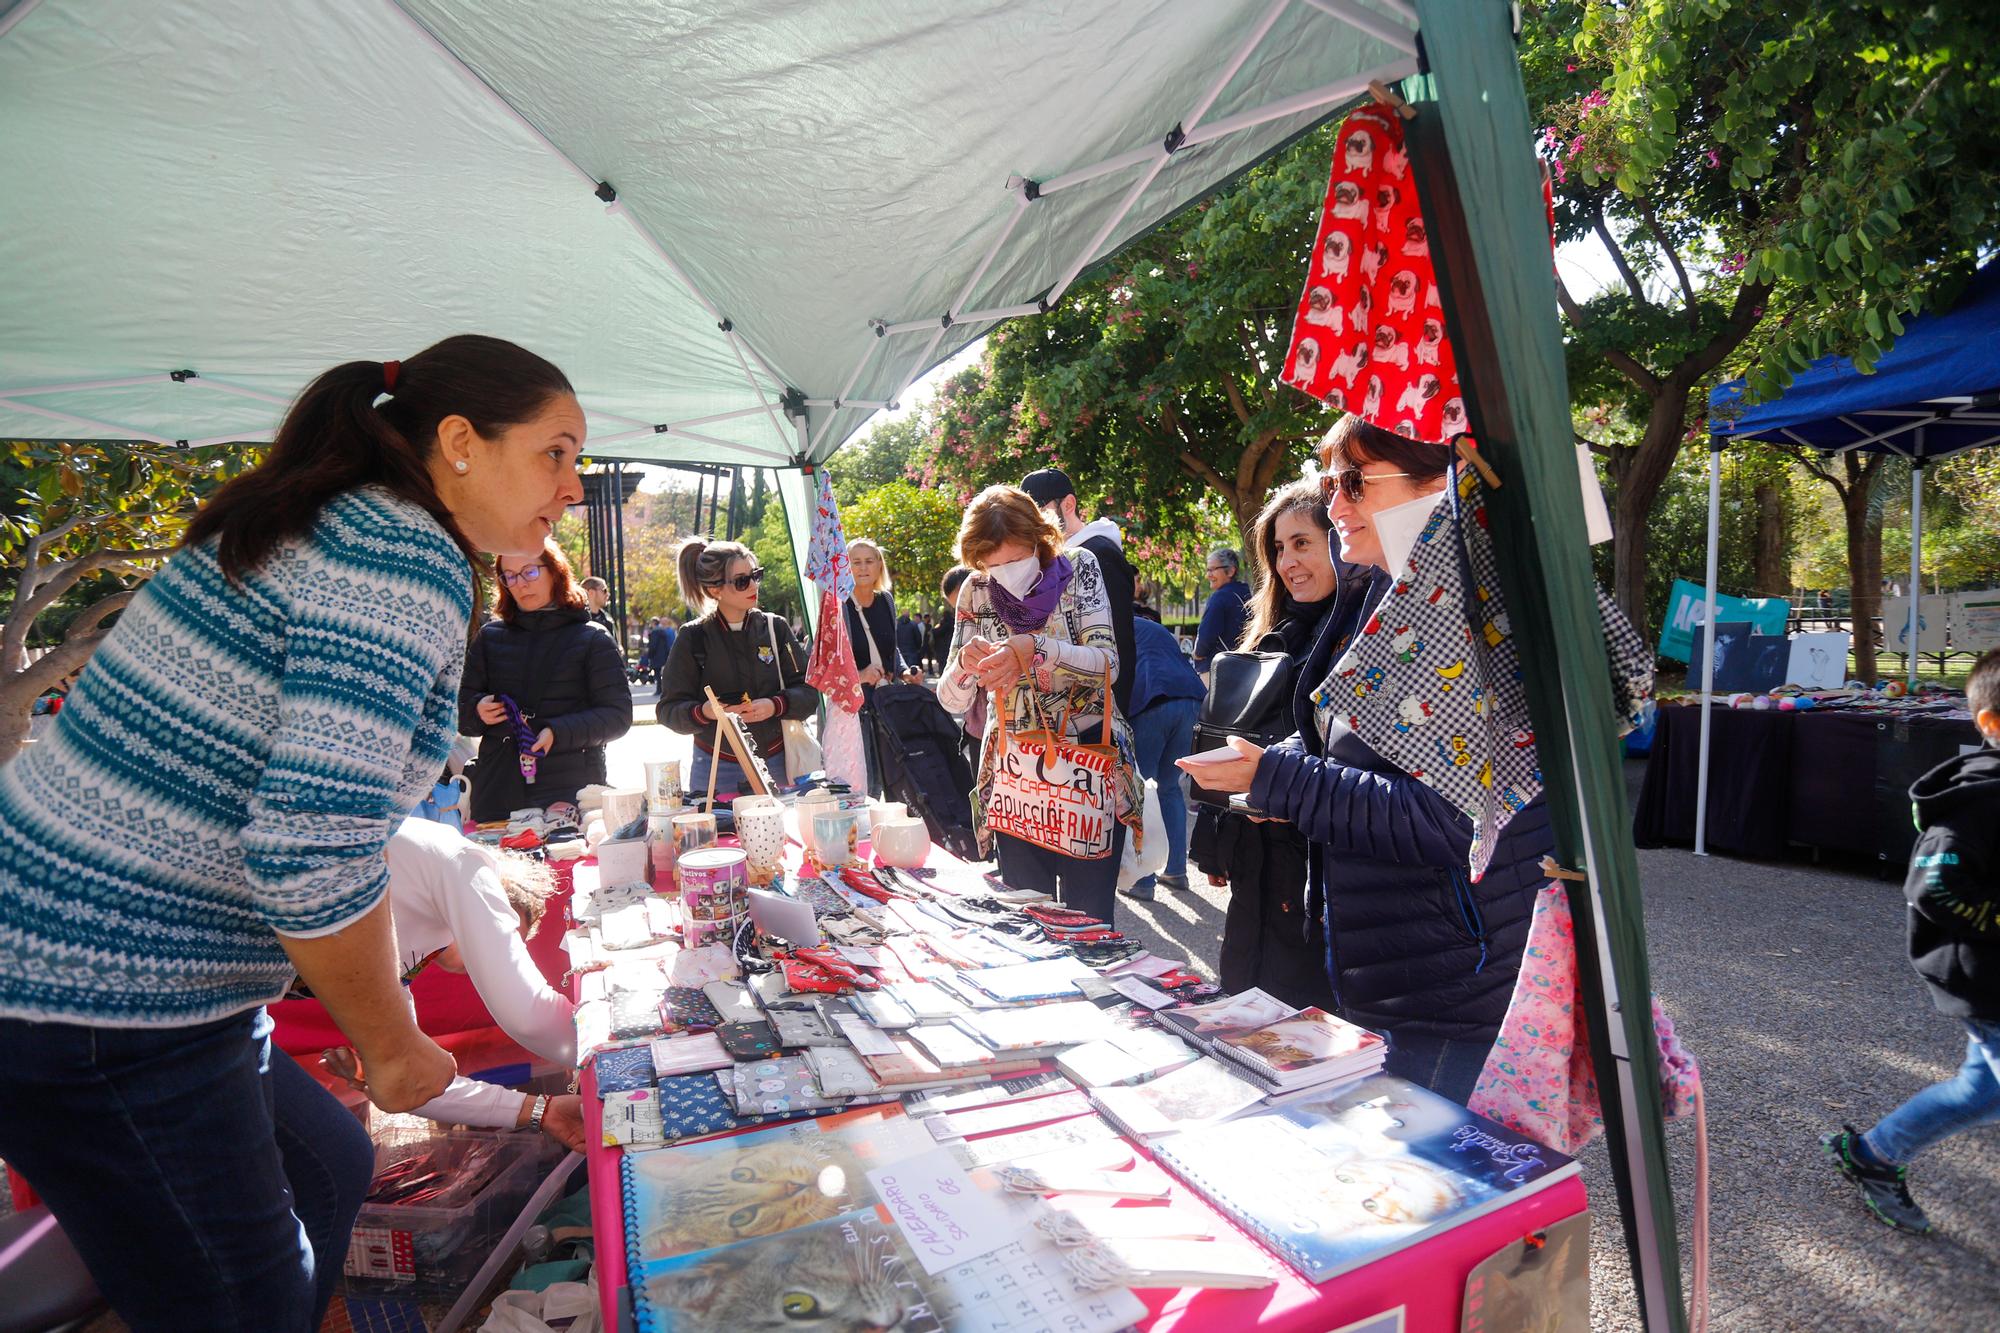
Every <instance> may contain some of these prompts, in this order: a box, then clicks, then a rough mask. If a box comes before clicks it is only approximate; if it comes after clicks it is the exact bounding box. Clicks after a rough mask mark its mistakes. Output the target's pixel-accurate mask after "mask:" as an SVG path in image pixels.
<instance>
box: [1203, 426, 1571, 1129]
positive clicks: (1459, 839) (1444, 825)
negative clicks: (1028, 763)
mask: <svg viewBox="0 0 2000 1333" xmlns="http://www.w3.org/2000/svg"><path fill="white" fill-rule="evenodd" d="M1450 462H1451V452H1450V450H1449V449H1448V448H1447V447H1446V446H1444V445H1440V444H1430V443H1426V442H1424V441H1421V440H1412V439H1407V438H1405V437H1404V436H1401V435H1395V434H1391V433H1390V432H1388V431H1385V430H1381V429H1379V428H1378V427H1375V426H1371V425H1369V424H1368V423H1367V422H1365V421H1363V420H1362V419H1361V418H1360V417H1358V416H1347V417H1343V418H1342V419H1341V420H1340V422H1339V423H1338V424H1337V425H1335V426H1334V428H1333V429H1332V430H1330V431H1328V432H1327V435H1326V438H1325V440H1323V441H1322V442H1321V444H1320V465H1321V468H1322V473H1323V475H1322V477H1321V485H1322V494H1323V495H1324V497H1325V500H1326V504H1327V512H1328V515H1329V516H1330V517H1331V518H1332V520H1333V530H1334V534H1335V536H1336V538H1337V540H1338V541H1339V544H1340V558H1341V559H1342V560H1345V561H1347V562H1348V563H1350V564H1355V565H1365V566H1370V567H1371V568H1370V569H1369V571H1368V576H1367V577H1366V578H1365V579H1357V580H1352V581H1350V582H1348V583H1346V584H1344V585H1343V586H1342V587H1341V588H1340V590H1339V592H1338V593H1337V594H1336V596H1335V601H1334V605H1333V608H1332V609H1331V610H1330V611H1328V612H1327V613H1326V616H1325V618H1324V620H1323V621H1322V622H1321V625H1320V630H1319V634H1318V637H1317V638H1316V639H1315V641H1314V643H1313V647H1312V651H1311V653H1310V655H1309V656H1308V657H1307V658H1306V660H1305V663H1304V665H1303V666H1302V667H1301V669H1300V671H1299V673H1298V678H1297V684H1296V686H1295V688H1294V692H1293V703H1292V708H1293V719H1294V721H1295V722H1296V723H1297V725H1298V732H1297V733H1296V734H1295V735H1293V736H1290V737H1288V738H1287V739H1285V740H1283V741H1281V742H1279V743H1278V744H1277V745H1274V746H1272V747H1271V748H1270V749H1268V750H1260V749H1258V747H1257V746H1255V745H1253V744H1251V743H1250V742H1248V741H1242V740H1238V741H1234V742H1232V745H1233V747H1234V748H1235V749H1236V751H1237V757H1236V758H1234V759H1228V760H1223V761H1221V762H1213V763H1199V764H1198V763H1193V762H1184V763H1183V765H1182V766H1183V767H1184V768H1186V769H1187V770H1188V771H1189V772H1190V773H1192V774H1194V776H1195V777H1196V779H1197V780H1198V781H1199V782H1200V783H1201V784H1202V785H1203V786H1204V787H1207V788H1209V789H1211V790H1214V791H1227V792H1247V793H1248V794H1249V803H1250V805H1251V807H1252V808H1253V809H1255V810H1258V811H1261V812H1263V813H1264V814H1266V815H1268V816H1269V817H1271V818H1275V819H1281V820H1285V821H1287V822H1289V823H1290V824H1291V825H1293V826H1294V827H1295V828H1297V829H1298V831H1299V832H1300V833H1301V834H1302V835H1304V837H1305V838H1306V839H1307V841H1308V842H1309V843H1310V844H1311V845H1310V847H1309V848H1308V853H1307V883H1308V890H1309V893H1310V894H1311V895H1312V897H1313V898H1315V899H1317V900H1318V901H1319V902H1320V903H1321V905H1322V908H1321V910H1322V911H1323V912H1324V922H1325V928H1326V946H1327V975H1328V981H1329V982H1330V983H1331V985H1332V988H1333V992H1334V996H1335V998H1336V999H1337V1001H1338V1003H1339V1008H1340V1011H1341V1013H1342V1014H1343V1015H1344V1016H1345V1017H1347V1018H1348V1019H1350V1020H1351V1021H1353V1022H1356V1023H1360V1024H1362V1025H1364V1026H1366V1027H1371V1028H1374V1029H1376V1030H1377V1031H1381V1032H1384V1033H1387V1034H1388V1036H1389V1038H1390V1052H1389V1060H1388V1066H1387V1067H1388V1070H1389V1072H1390V1073H1393V1074H1400V1075H1402V1076H1403V1077H1404V1078H1407V1079H1409V1080H1411V1081H1412V1082H1416V1083H1421V1084H1423V1085H1424V1086H1425V1087H1428V1088H1431V1089H1432V1090H1434V1091H1436V1092H1439V1093H1441V1094H1443V1095H1444V1096H1447V1097H1450V1098H1453V1099H1454V1100H1457V1101H1464V1100H1465V1099H1466V1097H1468V1096H1469V1095H1471V1092H1472V1086H1473V1084H1474V1082H1476V1081H1477V1079H1478V1077H1479V1071H1480V1068H1481V1067H1482V1066H1483V1065H1484V1063H1485V1061H1486V1056H1487V1053H1488V1051H1490V1050H1491V1048H1492V1045H1493V1040H1494V1038H1495V1037H1497V1036H1498V1035H1499V1032H1500V1020H1501V1019H1502V1018H1503V1017H1505V1015H1506V1012H1507V1003H1508V1001H1509V1000H1510V999H1511V998H1512V996H1513V993H1514V979H1515V976H1516V974H1517V973H1518V972H1519V971H1520V965H1521V950H1522V947H1523V945H1525V944H1526V942H1527V937H1528V918H1529V914H1530V912H1531V911H1532V910H1533V907H1534V895H1535V890H1536V889H1537V888H1538V887H1539V886H1540V884H1541V883H1542V879H1543V876H1542V874H1541V871H1540V868H1539V867H1540V863H1541V858H1542V857H1543V856H1545V855H1548V854H1550V853H1552V852H1553V851H1554V846H1555V844H1554V836H1553V834H1552V832H1551V830H1550V827H1549V817H1548V810H1547V807H1546V806H1545V805H1544V804H1543V802H1542V801H1541V800H1540V799H1537V800H1535V801H1533V802H1531V803H1530V804H1529V805H1528V806H1527V807H1526V808H1525V809H1523V810H1522V811H1521V812H1520V813H1518V814H1517V815H1515V816H1514V819H1513V821H1512V822H1511V823H1509V824H1508V825H1507V827H1506V829H1505V830H1504V831H1503V832H1502V833H1501V835H1500V838H1499V842H1498V844H1497V845H1496V847H1495V849H1494V852H1493V859H1492V861H1491V863H1490V864H1489V865H1488V867H1487V870H1486V873H1485V875H1484V876H1482V877H1481V878H1480V880H1479V882H1478V883H1473V882H1471V880H1470V878H1469V876H1468V874H1467V871H1466V863H1467V860H1468V854H1469V849H1470V847H1471V842H1472V827H1471V824H1470V823H1469V822H1468V821H1467V820H1466V819H1465V817H1464V816H1463V815H1461V814H1459V812H1458V811H1457V809H1456V808H1454V807H1453V806H1452V805H1451V804H1450V803H1449V802H1448V801H1446V800H1445V799H1444V798H1443V797H1442V796H1440V795H1438V794H1437V792H1435V791H1433V790H1432V789H1431V788H1430V787H1429V786H1427V785H1425V784H1424V783H1423V782H1421V781H1419V780H1418V779H1417V778H1415V777H1412V776H1411V775H1410V774H1408V773H1406V772H1404V771H1403V770H1402V769H1400V768H1398V767H1397V766H1396V765H1394V764H1392V763H1390V762H1389V761H1387V760H1386V759H1384V758H1382V757H1381V756H1380V755H1378V754H1377V753H1375V751H1374V750H1373V749H1371V748H1370V747H1369V746H1368V745H1367V744H1365V743H1364V742H1363V741H1362V740H1361V739H1360V738H1359V737H1358V736H1356V735H1355V734H1354V733H1353V732H1351V731H1348V730H1346V729H1345V728H1344V727H1342V728H1338V732H1339V734H1338V735H1337V736H1336V737H1335V739H1334V740H1333V742H1332V744H1331V745H1329V744H1328V741H1327V735H1328V732H1326V731H1322V730H1321V722H1320V720H1319V716H1318V715H1319V713H1320V711H1321V710H1320V709H1318V707H1317V706H1316V703H1315V697H1314V696H1315V695H1316V694H1317V693H1318V692H1319V691H1320V689H1321V686H1322V683H1323V682H1325V681H1326V680H1327V677H1328V674H1329V672H1330V671H1331V669H1332V666H1333V663H1334V662H1335V661H1336V660H1338V658H1339V656H1340V654H1341V653H1342V652H1343V651H1344V650H1345V649H1346V647H1347V645H1348V643H1349V641H1350V640H1351V639H1352V638H1353V637H1354V636H1355V635H1356V634H1357V633H1360V632H1361V631H1362V630H1363V628H1364V627H1365V626H1366V625H1367V624H1368V620H1369V617H1370V616H1372V615H1373V614H1374V611H1375V607H1376V605H1377V604H1378V603H1380V602H1381V600H1382V597H1383V594H1384V593H1386V592H1387V591H1388V589H1389V587H1390V586H1391V584H1392V583H1393V581H1394V580H1393V578H1392V576H1391V572H1390V571H1389V570H1388V569H1387V568H1385V566H1386V565H1387V563H1388V557H1387V556H1386V555H1384V554H1383V550H1382V539H1381V536H1380V535H1379V534H1378V532H1377V531H1376V527H1375V516H1376V515H1377V514H1379V513H1381V512H1382V511H1383V510H1385V509H1388V508H1391V507H1393V506H1396V505H1401V504H1406V503H1409V502H1411V501H1414V500H1418V499H1421V498H1423V497H1425V496H1428V495H1435V494H1437V493H1438V492H1440V491H1442V490H1443V489H1444V487H1445V485H1446V483H1447V481H1448V479H1449V476H1450V472H1449V467H1450ZM1467 623H1468V624H1470V617H1469V616H1468V622H1467ZM1383 628H1385V629H1387V630H1388V631H1389V632H1391V633H1393V632H1394V627H1393V626H1385V627H1383ZM1325 711H1326V714H1327V716H1328V717H1329V718H1332V717H1333V716H1335V715H1334V713H1333V711H1332V710H1330V709H1329V710H1325Z"/></svg>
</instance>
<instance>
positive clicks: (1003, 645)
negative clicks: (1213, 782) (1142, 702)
mask: <svg viewBox="0 0 2000 1333" xmlns="http://www.w3.org/2000/svg"><path fill="white" fill-rule="evenodd" d="M1061 544H1062V537H1061V534H1060V533H1059V532H1058V531H1057V530H1056V527H1055V525H1054V524H1053V523H1051V522H1050V521H1049V519H1048V517H1047V516H1046V515H1045V514H1043V512H1042V511H1041V510H1040V509H1039V508H1037V507H1036V505H1035V502H1034V501H1033V500H1032V499H1030V498H1029V496H1028V493H1027V492H1026V491H1022V490H1019V489H1017V488H1016V487H1013V486H989V487H987V488H986V489H985V490H984V491H982V492H980V493H979V495H978V496H977V497H976V498H975V499H974V500H973V502H972V505H971V507H970V508H968V509H967V510H966V513H965V521H964V523H963V524H962V525H960V527H959V531H958V558H959V561H960V562H961V563H962V564H964V565H965V566H967V567H968V568H969V569H971V570H972V576H971V577H970V578H968V579H967V580H966V581H965V585H964V587H962V588H961V589H960V590H959V595H958V622H957V630H956V632H955V633H954V634H953V636H952V643H951V652H950V654H949V656H948V660H947V661H946V662H945V670H944V675H943V677H942V678H941V679H940V681H939V682H938V699H939V701H940V702H941V703H943V704H944V706H945V707H946V708H948V709H950V710H951V711H953V712H962V711H964V710H965V709H967V708H969V707H970V706H971V705H972V703H973V702H974V700H975V699H976V698H977V697H978V696H979V695H980V694H981V693H982V692H984V693H991V694H993V695H995V696H997V697H996V699H995V700H994V702H993V705H992V706H990V707H989V708H988V709H987V720H986V725H985V729H984V735H983V741H982V744H981V746H980V756H979V778H978V783H977V786H976V787H975V789H974V792H973V801H972V818H973V826H974V828H975V829H976V830H977V831H978V834H979V844H980V848H981V850H982V851H983V850H986V849H987V848H989V847H997V850H998V854H999V858H1000V874H1001V876H1002V877H1003V878H1004V879H1005V880H1006V881H1007V883H1008V884H1010V885H1013V886H1014V887H1017V888H1024V889H1040V890H1042V891H1044V892H1046V893H1053V894H1055V895H1056V897H1057V898H1059V899H1060V900H1061V901H1063V902H1064V903H1066V904H1068V905H1069V906H1071V907H1074V908H1076V909H1077V910H1078V911H1081V912H1087V913H1088V914H1090V915H1091V916H1094V917H1097V918H1099V919H1100V920H1103V921H1110V920H1111V917H1112V911H1113V904H1114V901H1115V899H1116V896H1117V895H1116V892H1115V891H1116V888H1117V883H1118V860H1119V856H1120V855H1121V853H1122V852H1123V849H1124V844H1125V837H1126V826H1128V825H1129V826H1131V827H1132V828H1135V829H1136V828H1137V827H1138V826H1139V820H1140V818H1141V815H1142V812H1143V809H1144V800H1145V792H1144V788H1143V787H1142V786H1141V785H1140V781H1139V776H1138V769H1137V766H1136V765H1135V764H1134V762H1133V749H1132V736H1131V732H1130V731H1129V730H1128V729H1127V727H1126V725H1125V719H1124V718H1123V717H1121V716H1119V714H1118V710H1117V704H1116V702H1115V701H1114V700H1112V699H1111V698H1109V697H1108V696H1107V694H1106V692H1105V687H1104V684H1105V678H1106V676H1107V675H1109V676H1111V677H1114V678H1115V677H1116V676H1117V674H1118V644H1117V639H1116V638H1115V637H1114V635H1113V633H1112V628H1111V601H1110V598H1109V597H1108V596H1107V594H1106V592H1105V587H1104V575H1103V573H1102V571H1101V570H1099V568H1098V566H1097V557H1096V556H1094V555H1092V554H1091V553H1090V552H1089V551H1086V550H1082V549H1080V548H1079V549H1075V550H1069V551H1065V550H1063V549H1062V545H1061ZM1030 691H1032V692H1033V695H1034V710H1033V711H1034V712H1036V713H1039V714H1040V716H1041V717H1042V718H1043V719H1045V720H1046V721H1047V722H1048V723H1049V725H1051V726H1054V725H1057V723H1058V720H1059V719H1064V718H1066V719H1068V724H1067V734H1068V735H1069V736H1070V737H1071V738H1072V739H1082V740H1093V741H1094V740H1095V739H1096V738H1097V737H1098V736H1099V735H1100V734H1101V732H1100V728H1101V725H1102V722H1103V719H1104V716H1105V713H1106V710H1109V711H1110V715H1111V732H1112V737H1113V739H1114V741H1115V742H1116V745H1117V749H1118V760H1117V762H1116V764H1115V765H1114V767H1113V769H1112V782H1111V784H1110V785H1111V800H1112V811H1111V813H1112V814H1113V815H1114V816H1115V817H1116V821H1117V823H1116V826H1115V827H1114V829H1113V835H1112V844H1111V854H1110V855H1109V856H1106V857H1100V858H1097V859H1094V860H1083V859H1078V858H1075V857H1070V856H1065V855H1063V854H1062V853H1060V852H1055V851H1051V850H1049V849H1047V848H1044V847H1041V846H1039V845H1037V844H1035V843H1032V842H1028V841H1025V840H1023V839H1020V838H1016V837H1014V836H1012V835H1009V834H1006V833H999V832H995V831H993V830H992V829H990V828H989V827H988V814H989V812H990V805H991V801H992V797H993V790H994V772H995V765H996V763H997V762H998V760H999V758H1000V756H999V753H998V750H999V748H1000V747H999V744H998V732H999V726H1000V719H1001V708H1000V703H1001V702H1002V701H1004V702H1005V706H1006V714H1007V716H1008V717H1009V718H1012V719H1022V720H1023V721H1022V722H1019V723H1017V725H1025V719H1027V718H1029V717H1030V716H1031V711H1030V704H1029V694H1030Z"/></svg>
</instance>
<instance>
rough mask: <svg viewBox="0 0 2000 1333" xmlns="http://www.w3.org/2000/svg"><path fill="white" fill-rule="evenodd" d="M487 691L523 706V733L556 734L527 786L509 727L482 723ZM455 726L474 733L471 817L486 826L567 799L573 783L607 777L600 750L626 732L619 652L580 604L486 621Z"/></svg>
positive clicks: (628, 714)
mask: <svg viewBox="0 0 2000 1333" xmlns="http://www.w3.org/2000/svg"><path fill="white" fill-rule="evenodd" d="M489 694H493V695H500V694H504V695H506V696H507V697H509V698H510V699H512V700H513V701H514V702H515V703H516V704H518V705H520V708H521V712H522V714H523V716H525V717H526V719H527V722H528V727H529V729H530V730H532V731H535V732H540V731H541V729H542V728H543V727H547V728H548V729H549V730H551V731H553V732H554V733H555V744H554V745H552V746H550V747H549V752H548V753H547V754H545V755H543V756H542V757H541V758H540V760H539V761H537V763H536V771H535V781H534V784H533V785H532V786H530V785H529V784H527V783H525V782H523V781H522V780H521V764H520V758H519V755H518V753H517V752H516V750H515V744H514V729H513V727H512V725H511V724H509V723H506V722H501V723H499V724H498V725H494V726H489V725H487V724H486V723H484V722H482V721H480V720H479V701H480V700H481V699H483V698H484V697H486V696H487V695H489ZM458 729H459V730H460V731H462V732H464V733H465V734H466V735H468V736H477V737H478V738H479V767H478V769H477V770H476V771H475V772H474V775H473V782H472V817H473V818H474V819H476V820H479V821H481V822H482V823H484V822H486V821H488V820H496V819H505V818H506V817H507V814H508V812H509V811H510V810H518V809H521V808H522V807H525V806H535V805H548V804H551V803H552V802H555V801H574V800H575V799H576V793H577V791H578V789H580V788H583V787H587V786H589V785H590V784H591V783H593V782H602V781H604V747H605V746H607V745H609V744H610V743H611V742H612V741H615V740H617V739H618V738H619V737H620V736H623V735H624V734H625V733H626V732H627V731H630V730H631V729H632V688H631V686H629V685H628V684H626V682H625V658H624V655H623V654H621V653H620V652H619V651H618V645H617V644H615V643H613V642H612V641H611V636H610V635H609V634H606V633H605V632H604V630H603V629H602V628H601V627H600V626H598V625H595V624H592V623H591V620H590V617H589V616H588V614H587V613H586V612H585V611H584V610H583V608H582V607H574V608H572V607H564V606H549V607H543V608H542V609H541V610H539V611H520V612H516V613H515V616H514V623H513V624H511V625H510V624H508V623H507V622H506V621H504V620H493V621H489V622H487V624H486V625H484V626H483V627H482V628H481V629H480V631H479V636H478V637H477V638H475V639H474V640H473V641H472V646H471V647H469V648H467V649H466V652H465V676H464V678H463V680H462V681H461V682H460V684H459V687H458Z"/></svg>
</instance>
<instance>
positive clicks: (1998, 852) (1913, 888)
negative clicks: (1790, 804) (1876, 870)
mask: <svg viewBox="0 0 2000 1333" xmlns="http://www.w3.org/2000/svg"><path fill="white" fill-rule="evenodd" d="M1910 801H1911V803H1912V804H1913V805H1914V806H1915V807H1916V816H1917V828H1918V830H1919V832H1918V834H1917V845H1916V846H1915V847H1914V848H1912V849H1911V850H1910V873H1909V877H1908V878H1907V879H1906V880H1904V882H1903V897H1904V898H1905V899H1907V900H1908V902H1909V904H1910V923H1909V935H1910V962H1911V963H1912V964H1914V965H1915V967H1916V969H1917V975H1919V976H1921V977H1922V978H1923V979H1924V982H1925V984H1926V985H1928V986H1929V987H1930V991H1931V1002H1932V1003H1933V1004H1935V1005H1937V1007H1938V1012H1940V1013H1944V1014H1950V1015H1951V1016H1952V1017H1954V1018H1977V1019H1981V1020H1983V1021H1985V1022H1988V1023H1993V1022H2000V753H1997V752H1995V751H1994V750H1992V749H1991V748H1987V749H1982V750H1975V751H1973V752H1972V753H1971V754H1962V755H1959V756H1958V757H1957V758H1955V759H1947V760H1945V761H1944V763H1942V764H1940V765H1938V766H1937V767H1936V768H1934V769H1932V770H1931V771H1930V772H1928V773H1926V774H1924V775H1923V776H1922V777H1920V778H1918V779H1917V781H1916V785H1915V786H1913V787H1911V788H1910Z"/></svg>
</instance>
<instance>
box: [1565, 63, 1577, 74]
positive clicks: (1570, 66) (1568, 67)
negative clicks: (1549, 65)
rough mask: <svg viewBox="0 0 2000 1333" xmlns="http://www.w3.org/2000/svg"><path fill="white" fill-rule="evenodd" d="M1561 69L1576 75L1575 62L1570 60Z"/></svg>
mask: <svg viewBox="0 0 2000 1333" xmlns="http://www.w3.org/2000/svg"><path fill="white" fill-rule="evenodd" d="M1563 68H1564V69H1566V70H1568V71H1569V72H1570V73H1572V74H1574V73H1576V62H1575V61H1574V60H1572V61H1570V62H1569V63H1568V64H1567V65H1564V66H1563Z"/></svg>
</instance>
